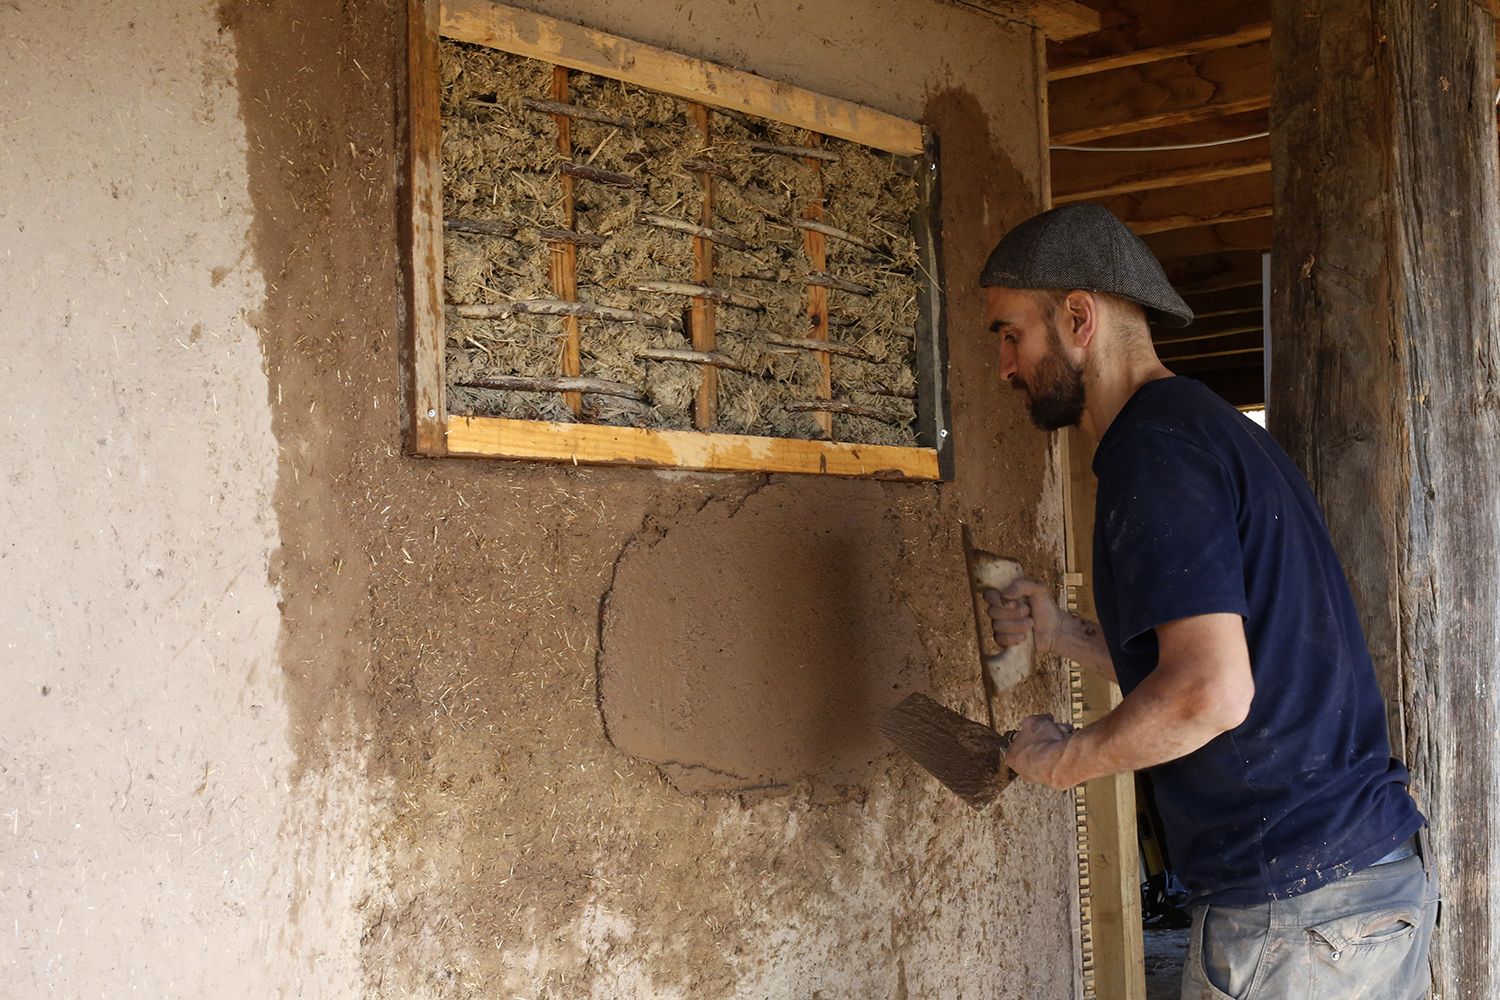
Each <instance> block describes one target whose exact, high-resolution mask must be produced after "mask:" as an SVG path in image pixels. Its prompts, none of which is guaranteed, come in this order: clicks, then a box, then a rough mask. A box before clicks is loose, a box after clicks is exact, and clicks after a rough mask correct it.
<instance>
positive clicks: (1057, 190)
mask: <svg viewBox="0 0 1500 1000" xmlns="http://www.w3.org/2000/svg"><path fill="white" fill-rule="evenodd" d="M1270 172H1271V140H1270V139H1269V138H1261V139H1252V140H1250V141H1248V142H1236V143H1231V144H1229V145H1225V146H1210V147H1208V148H1206V149H1184V150H1169V151H1164V152H1151V153H1123V152H1119V153H1081V152H1077V151H1072V150H1064V149H1060V150H1054V151H1053V153H1052V190H1053V200H1054V201H1056V202H1057V203H1058V204H1066V203H1068V202H1072V201H1093V200H1095V199H1098V198H1107V197H1109V196H1110V195H1116V194H1129V193H1131V192H1135V191H1155V190H1159V189H1161V188H1173V187H1182V186H1184V185H1187V184H1202V183H1204V182H1207V181H1218V180H1226V179H1228V178H1231V177H1245V176H1248V175H1251V174H1269V173H1270Z"/></svg>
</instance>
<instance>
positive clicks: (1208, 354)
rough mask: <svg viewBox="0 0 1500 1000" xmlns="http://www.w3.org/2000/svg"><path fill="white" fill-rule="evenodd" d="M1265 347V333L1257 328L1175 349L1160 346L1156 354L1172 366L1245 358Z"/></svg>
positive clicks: (1164, 362) (1163, 362) (1183, 345)
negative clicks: (1187, 362) (1212, 359)
mask: <svg viewBox="0 0 1500 1000" xmlns="http://www.w3.org/2000/svg"><path fill="white" fill-rule="evenodd" d="M1265 346H1266V344H1265V333H1264V331H1262V330H1261V329H1260V328H1259V327H1256V328H1255V329H1254V330H1250V331H1246V332H1243V333H1238V334H1235V335H1234V336H1232V337H1225V338H1223V339H1221V340H1210V341H1206V342H1198V343H1187V344H1182V345H1181V346H1175V347H1167V346H1164V345H1160V346H1158V348H1157V352H1156V353H1157V356H1158V357H1160V358H1161V360H1162V364H1165V365H1170V364H1173V363H1180V362H1183V361H1207V360H1209V359H1211V358H1233V357H1243V356H1244V355H1247V354H1259V353H1260V352H1261V351H1263V350H1265Z"/></svg>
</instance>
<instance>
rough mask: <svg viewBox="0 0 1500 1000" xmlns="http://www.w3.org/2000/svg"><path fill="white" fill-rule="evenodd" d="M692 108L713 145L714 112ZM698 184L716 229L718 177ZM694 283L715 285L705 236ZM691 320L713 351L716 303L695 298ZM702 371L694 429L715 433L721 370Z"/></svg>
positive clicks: (706, 221)
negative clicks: (715, 207)
mask: <svg viewBox="0 0 1500 1000" xmlns="http://www.w3.org/2000/svg"><path fill="white" fill-rule="evenodd" d="M689 107H690V110H691V112H692V116H693V124H694V125H695V126H696V127H697V129H698V134H699V135H700V136H702V138H703V145H704V147H705V148H706V147H708V146H710V145H712V144H713V113H712V112H711V111H709V109H708V107H707V106H706V105H703V104H697V103H694V104H692V105H690V106H689ZM698 184H699V186H700V187H701V188H702V189H703V208H702V211H701V212H700V215H699V221H700V223H701V224H702V226H703V227H704V228H705V229H712V228H713V225H714V175H713V174H711V173H709V172H707V171H699V172H698ZM693 280H694V281H696V282H697V283H698V284H700V285H704V286H712V285H713V283H714V245H713V241H711V240H707V239H704V238H703V237H702V236H694V237H693ZM688 319H689V323H690V324H691V330H692V338H693V350H695V351H712V350H713V349H714V345H715V342H716V341H717V339H718V333H717V326H718V323H717V314H716V313H715V311H714V304H713V302H712V301H711V300H709V299H706V298H704V297H703V296H701V295H699V296H695V297H694V298H693V305H692V310H691V312H690V313H689V317H688ZM698 370H699V371H700V372H702V375H703V381H702V382H700V383H699V384H698V395H697V398H696V399H695V400H694V401H693V426H695V427H697V428H698V429H699V430H704V431H706V430H712V429H713V426H714V424H715V423H716V422H717V421H718V419H719V370H718V369H717V368H715V367H713V366H712V365H699V366H698Z"/></svg>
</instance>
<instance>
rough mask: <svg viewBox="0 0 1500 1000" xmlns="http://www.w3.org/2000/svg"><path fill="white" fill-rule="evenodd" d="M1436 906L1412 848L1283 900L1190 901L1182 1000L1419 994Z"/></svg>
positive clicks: (1368, 999)
mask: <svg viewBox="0 0 1500 1000" xmlns="http://www.w3.org/2000/svg"><path fill="white" fill-rule="evenodd" d="M1428 856H1429V857H1430V856H1431V855H1430V854H1429V855H1428ZM1437 909H1438V887H1437V881H1436V878H1435V877H1432V878H1429V873H1428V872H1427V870H1426V865H1425V863H1424V862H1423V860H1422V856H1421V855H1413V856H1412V857H1409V858H1406V859H1404V860H1401V861H1393V862H1388V863H1386V864H1382V865H1374V866H1372V867H1370V868H1366V869H1364V870H1363V871H1359V872H1355V873H1354V874H1353V875H1350V876H1349V877H1348V878H1344V879H1340V880H1339V881H1337V882H1334V883H1332V884H1331V885H1325V886H1323V887H1322V888H1321V889H1315V890H1313V891H1312V892H1309V893H1306V894H1304V895H1301V896H1294V897H1292V898H1291V899H1281V900H1272V901H1270V902H1268V903H1261V904H1258V905H1254V906H1215V905H1206V906H1197V907H1194V908H1193V929H1192V940H1191V945H1190V946H1189V948H1188V956H1187V966H1186V968H1184V969H1183V975H1182V1000H1226V998H1228V1000H1418V998H1420V997H1424V996H1426V995H1427V988H1428V970H1427V948H1428V945H1429V944H1430V943H1431V941H1432V927H1433V924H1434V922H1435V921H1436V919H1437Z"/></svg>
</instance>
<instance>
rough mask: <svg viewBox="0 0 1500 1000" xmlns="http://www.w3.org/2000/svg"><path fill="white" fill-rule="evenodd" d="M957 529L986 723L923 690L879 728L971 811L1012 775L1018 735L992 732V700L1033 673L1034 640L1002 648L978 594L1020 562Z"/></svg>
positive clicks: (1007, 581) (1005, 579) (1015, 573)
mask: <svg viewBox="0 0 1500 1000" xmlns="http://www.w3.org/2000/svg"><path fill="white" fill-rule="evenodd" d="M962 528H963V541H964V564H965V566H966V567H967V569H968V578H969V581H968V582H969V602H970V604H971V605H972V610H973V613H974V632H975V638H976V639H977V640H978V643H979V665H980V671H979V673H980V679H981V682H982V684H983V685H984V704H985V710H986V714H987V716H988V718H989V723H990V724H989V725H988V726H982V725H980V724H979V723H977V722H973V721H971V720H969V719H967V718H965V717H964V716H962V715H959V714H958V713H957V712H955V711H953V710H952V709H950V708H947V707H945V706H943V705H940V704H938V703H937V702H935V701H933V700H932V699H931V698H929V697H927V696H926V695H925V694H914V695H910V696H909V697H907V698H906V699H905V700H904V701H902V702H901V703H900V704H899V705H897V706H895V707H894V708H891V709H889V710H888V711H887V712H886V713H885V717H884V719H882V721H881V724H880V729H881V731H882V732H883V733H885V735H886V736H888V737H889V738H890V740H891V742H893V743H895V744H896V746H898V747H900V748H901V749H902V750H903V751H904V752H905V753H906V755H907V756H909V757H911V759H912V760H914V761H916V762H917V763H918V764H920V765H922V767H923V768H925V769H926V770H927V771H928V773H930V774H931V775H932V776H933V777H935V778H937V779H938V780H939V781H941V782H942V783H943V784H944V785H946V786H948V788H949V789H950V790H951V791H952V792H953V793H954V794H956V795H958V796H959V797H960V798H962V799H963V800H964V801H965V802H967V803H968V804H969V805H971V806H973V807H974V808H975V809H982V808H984V807H985V806H987V805H989V804H990V803H991V802H993V801H994V799H995V796H997V795H999V794H1000V792H1001V791H1002V790H1004V788H1005V786H1006V785H1008V784H1010V781H1011V778H1013V777H1014V776H1015V775H1014V774H1012V773H1011V770H1010V768H1008V767H1006V766H1005V752H1006V751H1007V750H1009V749H1010V741H1011V739H1012V738H1013V737H1014V736H1015V735H1016V734H1015V732H1014V731H1011V732H1007V733H1003V734H1002V733H998V732H996V731H995V704H994V699H995V696H996V695H997V694H999V693H1000V692H1002V691H1006V690H1008V689H1009V688H1011V687H1014V686H1015V685H1016V684H1017V683H1019V682H1020V681H1021V680H1022V678H1024V677H1025V676H1026V675H1027V674H1028V673H1030V672H1031V661H1032V653H1033V651H1034V643H1033V641H1032V638H1031V637H1030V636H1027V638H1026V641H1025V642H1023V643H1021V644H1019V645H1016V646H1010V647H1002V646H1001V645H1000V644H999V643H998V642H996V641H995V636H994V632H993V630H992V628H991V625H990V616H989V612H988V609H987V608H986V602H985V600H984V596H983V593H982V592H983V591H985V590H1004V589H1005V588H1006V587H1008V586H1010V585H1011V583H1013V582H1014V581H1015V580H1016V578H1017V577H1019V576H1020V575H1021V564H1020V563H1018V562H1016V561H1015V560H1014V559H1005V558H1003V557H1001V556H997V555H994V554H993V553H990V552H985V551H983V550H980V549H976V548H975V547H974V543H973V538H972V537H971V535H970V534H969V526H968V525H966V524H965V525H963V526H962Z"/></svg>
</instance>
